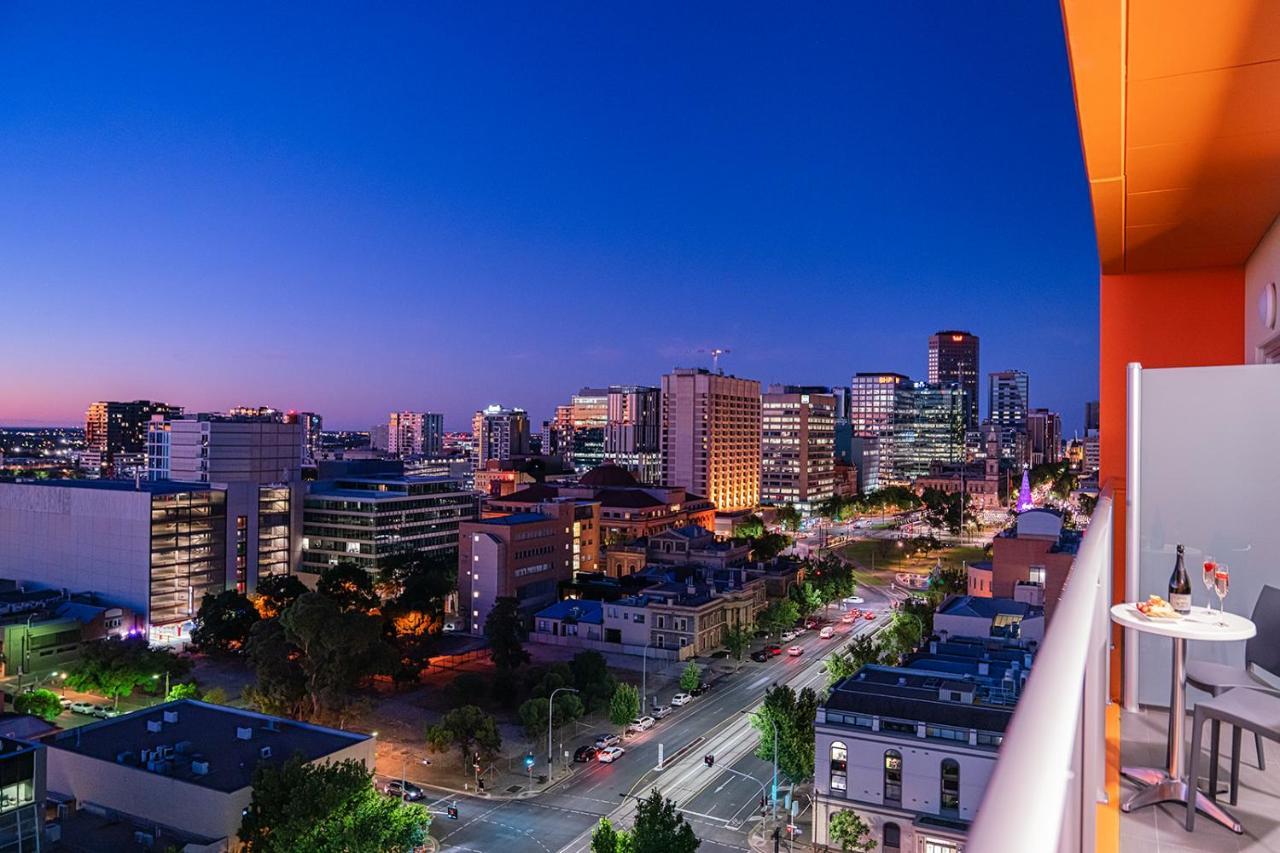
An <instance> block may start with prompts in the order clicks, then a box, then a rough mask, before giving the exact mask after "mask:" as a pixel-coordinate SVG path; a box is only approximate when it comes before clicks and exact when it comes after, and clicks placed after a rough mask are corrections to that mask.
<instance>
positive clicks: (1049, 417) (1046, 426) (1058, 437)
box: [1027, 409, 1062, 465]
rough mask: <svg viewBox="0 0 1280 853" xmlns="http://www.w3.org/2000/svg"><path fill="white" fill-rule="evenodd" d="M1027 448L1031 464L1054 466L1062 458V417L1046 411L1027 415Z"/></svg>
mask: <svg viewBox="0 0 1280 853" xmlns="http://www.w3.org/2000/svg"><path fill="white" fill-rule="evenodd" d="M1027 446H1028V448H1027V449H1028V451H1029V452H1030V454H1031V464H1032V465H1040V464H1043V463H1049V464H1054V463H1056V462H1058V461H1059V460H1060V459H1061V458H1062V417H1061V416H1060V415H1059V414H1058V413H1057V412H1051V411H1049V410H1048V409H1032V410H1031V411H1030V412H1028V413H1027Z"/></svg>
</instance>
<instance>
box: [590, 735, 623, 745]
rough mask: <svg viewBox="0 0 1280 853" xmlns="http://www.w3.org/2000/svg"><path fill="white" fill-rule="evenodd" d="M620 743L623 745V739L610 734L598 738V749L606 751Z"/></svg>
mask: <svg viewBox="0 0 1280 853" xmlns="http://www.w3.org/2000/svg"><path fill="white" fill-rule="evenodd" d="M620 743H622V738H620V737H618V736H617V735H615V734H614V733H613V732H608V733H606V734H602V735H600V737H598V738H596V749H606V748H608V747H610V746H617V745H618V744H620Z"/></svg>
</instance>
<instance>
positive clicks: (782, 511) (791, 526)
mask: <svg viewBox="0 0 1280 853" xmlns="http://www.w3.org/2000/svg"><path fill="white" fill-rule="evenodd" d="M777 513H778V523H779V524H781V525H782V526H783V528H784V529H786V530H790V531H791V532H792V533H795V532H796V531H797V530H799V529H800V524H801V523H802V522H803V521H804V516H803V515H801V514H800V510H798V509H796V508H795V505H794V504H783V505H782V506H780V507H778V508H777Z"/></svg>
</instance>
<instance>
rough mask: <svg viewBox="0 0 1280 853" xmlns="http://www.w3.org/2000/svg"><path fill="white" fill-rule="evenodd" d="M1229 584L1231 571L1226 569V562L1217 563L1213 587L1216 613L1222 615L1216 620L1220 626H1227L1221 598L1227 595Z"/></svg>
mask: <svg viewBox="0 0 1280 853" xmlns="http://www.w3.org/2000/svg"><path fill="white" fill-rule="evenodd" d="M1230 586H1231V572H1230V570H1228V569H1227V565H1226V563H1219V564H1218V570H1217V571H1216V572H1214V573H1213V588H1214V590H1215V591H1216V592H1217V593H1218V615H1219V616H1220V617H1224V618H1222V619H1219V620H1218V625H1219V626H1220V627H1223V628H1225V627H1227V620H1226V618H1225V616H1226V610H1225V609H1224V608H1223V604H1222V600H1223V599H1224V598H1226V597H1227V590H1228V589H1229V588H1230Z"/></svg>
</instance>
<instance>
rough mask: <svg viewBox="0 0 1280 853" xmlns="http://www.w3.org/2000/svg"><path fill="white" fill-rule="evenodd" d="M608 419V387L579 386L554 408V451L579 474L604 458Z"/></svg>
mask: <svg viewBox="0 0 1280 853" xmlns="http://www.w3.org/2000/svg"><path fill="white" fill-rule="evenodd" d="M608 421H609V389H607V388H583V389H581V390H580V391H578V393H576V394H574V395H573V396H572V397H571V398H570V399H569V405H568V406H559V407H557V408H556V421H555V439H554V441H555V443H556V447H555V448H554V452H555V453H557V454H558V455H560V456H562V457H564V459H565V461H567V462H568V463H569V465H570V466H571V467H572V468H573V470H574V471H576V472H578V473H579V474H585V473H586V472H587V471H590V470H591V469H592V468H594V467H596V466H597V465H599V464H600V463H601V462H603V461H604V445H605V428H606V425H607V424H608Z"/></svg>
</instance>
